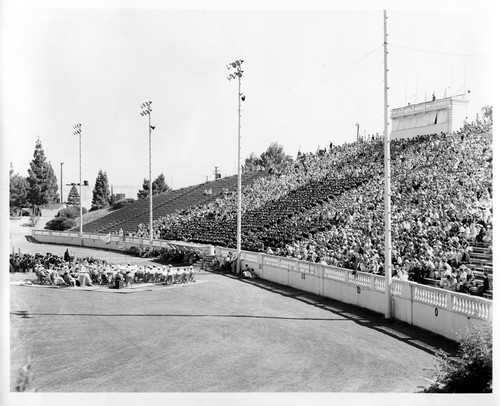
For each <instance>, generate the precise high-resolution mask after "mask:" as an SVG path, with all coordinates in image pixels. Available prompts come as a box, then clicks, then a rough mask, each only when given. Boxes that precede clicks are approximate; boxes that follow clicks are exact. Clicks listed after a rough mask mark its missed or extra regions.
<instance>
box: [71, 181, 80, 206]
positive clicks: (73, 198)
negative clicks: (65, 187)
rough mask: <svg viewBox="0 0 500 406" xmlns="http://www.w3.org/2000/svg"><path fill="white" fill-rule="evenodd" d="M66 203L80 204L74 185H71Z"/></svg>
mask: <svg viewBox="0 0 500 406" xmlns="http://www.w3.org/2000/svg"><path fill="white" fill-rule="evenodd" d="M68 204H71V205H73V206H80V194H79V193H78V190H77V188H76V185H72V186H71V190H70V191H69V194H68Z"/></svg>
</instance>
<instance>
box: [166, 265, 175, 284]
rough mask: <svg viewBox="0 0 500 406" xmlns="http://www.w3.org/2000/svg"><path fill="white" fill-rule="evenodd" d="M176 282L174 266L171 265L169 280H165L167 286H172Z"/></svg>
mask: <svg viewBox="0 0 500 406" xmlns="http://www.w3.org/2000/svg"><path fill="white" fill-rule="evenodd" d="M174 280H175V271H174V269H173V268H172V265H170V264H169V265H168V269H167V278H166V279H165V284H167V285H172V284H173V283H174Z"/></svg>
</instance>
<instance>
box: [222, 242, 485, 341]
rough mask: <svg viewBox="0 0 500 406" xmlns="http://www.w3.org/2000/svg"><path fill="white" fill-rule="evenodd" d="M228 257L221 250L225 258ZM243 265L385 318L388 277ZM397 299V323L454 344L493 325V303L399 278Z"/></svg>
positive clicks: (259, 260)
mask: <svg viewBox="0 0 500 406" xmlns="http://www.w3.org/2000/svg"><path fill="white" fill-rule="evenodd" d="M227 252H228V250H227V249H219V248H216V254H217V255H220V256H221V257H223V256H225V255H226V254H227ZM242 264H243V265H242V266H245V264H248V265H249V266H250V267H251V268H254V269H255V271H256V272H257V274H258V275H259V277H261V278H262V279H265V280H269V281H272V282H276V283H279V284H282V285H287V286H291V287H294V288H297V289H300V290H303V291H306V292H310V293H313V294H316V295H319V296H324V297H328V298H331V299H335V300H338V301H341V302H344V303H349V304H354V305H356V306H360V307H363V308H366V309H370V310H373V311H375V312H378V313H381V314H385V306H386V297H385V291H386V282H385V277H383V276H379V275H374V274H370V273H363V272H356V273H355V274H353V273H352V271H351V270H349V269H343V268H338V267H334V266H329V265H320V264H316V263H311V262H305V261H299V260H296V259H293V258H282V257H277V256H270V255H266V254H256V253H247V252H242ZM391 298H392V300H391V304H392V317H394V318H395V319H397V320H401V321H403V322H406V323H409V324H412V325H414V326H418V327H420V328H423V329H425V330H428V331H431V332H433V333H436V334H439V335H442V336H444V337H447V338H450V339H452V340H456V339H457V336H456V333H458V332H459V331H460V330H462V329H464V328H465V327H466V326H469V327H470V326H471V324H475V325H476V326H480V325H482V324H489V323H491V322H492V320H493V317H492V311H493V303H492V301H491V300H488V299H484V298H481V297H477V296H470V295H466V294H463V293H457V292H453V291H449V290H445V289H440V288H434V287H431V286H425V285H420V284H418V283H415V282H409V281H401V280H399V279H395V278H393V279H392V282H391Z"/></svg>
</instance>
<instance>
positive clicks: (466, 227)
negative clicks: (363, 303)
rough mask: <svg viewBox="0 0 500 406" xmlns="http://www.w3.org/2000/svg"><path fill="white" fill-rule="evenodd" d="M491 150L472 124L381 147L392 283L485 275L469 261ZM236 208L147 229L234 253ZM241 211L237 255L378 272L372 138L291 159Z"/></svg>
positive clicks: (376, 165)
mask: <svg viewBox="0 0 500 406" xmlns="http://www.w3.org/2000/svg"><path fill="white" fill-rule="evenodd" d="M491 144H492V133H491V124H490V125H487V124H484V123H482V122H479V121H478V122H473V123H470V124H466V125H465V126H464V127H463V128H462V129H461V130H460V131H458V132H456V133H452V134H444V133H441V134H431V135H425V136H418V137H416V138H412V139H404V140H395V141H393V142H391V156H392V161H391V185H392V186H391V192H392V199H391V200H392V242H393V250H392V253H393V257H392V264H393V274H394V277H397V278H401V279H403V280H405V279H408V280H413V281H417V282H422V283H423V282H427V283H429V281H434V282H435V284H436V285H437V286H442V287H446V288H451V289H456V290H459V291H467V292H470V293H474V292H479V289H478V286H479V285H481V284H482V281H483V280H484V279H485V278H486V277H487V278H491V277H492V275H491V261H486V260H485V261H473V260H472V258H473V257H474V255H475V256H476V257H478V256H479V257H480V256H481V255H483V256H484V257H485V258H488V255H490V256H491V251H492V248H491V247H492V245H491V244H492V147H491ZM236 207H237V195H236V193H235V192H234V191H232V192H230V193H226V194H224V195H219V196H218V197H217V198H216V199H214V200H212V201H210V202H208V203H205V204H199V205H196V206H193V207H190V208H189V209H184V210H182V211H177V212H175V213H170V214H168V215H166V216H163V217H160V218H157V219H156V220H155V221H154V223H153V228H154V230H153V232H154V235H155V236H156V237H158V236H159V237H160V238H163V239H169V240H179V241H190V242H196V243H203V244H207V243H208V244H213V245H217V246H222V247H229V248H234V247H236ZM242 213H243V215H242V249H244V250H248V251H256V252H266V253H268V254H272V255H279V256H285V257H292V258H297V259H301V260H308V261H312V262H318V263H322V264H328V265H335V266H339V267H343V268H348V269H351V270H353V271H354V272H357V271H362V272H371V273H374V274H381V275H383V274H384V216H383V213H384V172H383V143H382V141H380V140H372V141H368V142H357V143H352V144H344V145H342V146H332V145H330V148H329V149H318V151H317V152H316V153H309V154H300V153H299V155H298V157H297V159H296V160H294V161H293V162H292V163H291V164H287V165H285V166H283V167H281V168H278V169H277V170H275V171H274V173H273V175H272V176H268V177H265V178H257V179H255V180H254V181H253V183H249V184H247V185H246V186H245V187H244V188H243V190H242ZM148 234H149V226H148V225H141V226H140V228H139V229H138V230H137V235H141V236H144V237H145V236H147V235H148ZM478 279H479V281H478ZM489 282H491V281H490V280H489V279H488V282H486V284H488V283H489ZM490 284H491V283H490ZM490 290H491V289H490Z"/></svg>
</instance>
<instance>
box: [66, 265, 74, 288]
mask: <svg viewBox="0 0 500 406" xmlns="http://www.w3.org/2000/svg"><path fill="white" fill-rule="evenodd" d="M63 279H64V282H66V284H68V285H69V286H76V279H75V278H73V277H72V276H71V275H70V274H69V271H68V270H67V269H66V270H65V271H64V275H63Z"/></svg>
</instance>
